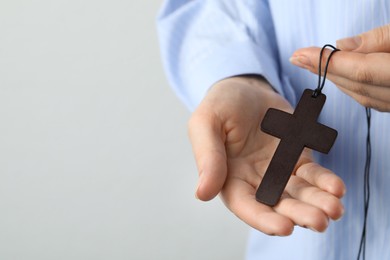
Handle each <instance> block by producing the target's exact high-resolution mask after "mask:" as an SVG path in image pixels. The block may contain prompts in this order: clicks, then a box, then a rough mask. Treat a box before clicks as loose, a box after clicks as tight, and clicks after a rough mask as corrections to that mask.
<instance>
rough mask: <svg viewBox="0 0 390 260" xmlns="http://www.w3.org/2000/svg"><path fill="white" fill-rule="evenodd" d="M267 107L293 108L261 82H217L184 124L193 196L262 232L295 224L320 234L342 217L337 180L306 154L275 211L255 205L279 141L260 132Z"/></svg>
mask: <svg viewBox="0 0 390 260" xmlns="http://www.w3.org/2000/svg"><path fill="white" fill-rule="evenodd" d="M269 107H274V108H277V109H280V110H284V111H288V112H291V111H292V108H291V106H290V105H289V104H288V102H287V101H286V100H285V99H283V98H282V97H281V96H280V95H278V94H277V93H275V92H274V91H273V90H271V89H270V88H269V87H268V85H267V84H266V83H265V82H262V81H260V80H258V79H256V78H248V77H236V78H230V79H226V80H224V81H221V82H219V83H217V84H216V85H215V86H213V87H212V88H211V89H210V91H209V92H208V94H207V96H206V97H205V99H204V100H203V101H202V103H201V104H200V106H199V107H198V109H197V110H196V111H195V112H194V114H193V116H192V118H191V120H190V123H189V134H190V139H191V143H192V146H193V151H194V154H195V158H196V162H197V165H198V169H199V174H200V179H199V184H198V188H197V191H196V195H197V197H198V198H199V199H201V200H210V199H212V198H214V197H215V196H216V195H217V194H219V193H220V194H221V197H222V199H223V201H224V203H225V205H226V206H227V207H228V208H229V209H230V210H231V211H232V212H233V213H234V214H235V215H236V216H237V217H239V218H240V219H241V220H243V221H244V222H246V223H247V224H249V225H250V226H252V227H253V228H256V229H257V230H259V231H262V232H264V233H267V234H272V235H289V234H291V232H292V231H293V228H294V225H300V226H303V227H308V228H311V229H313V230H316V231H324V230H325V229H326V227H327V226H328V219H329V218H331V219H338V218H340V217H341V216H342V214H343V206H342V204H341V201H340V198H341V197H342V196H343V194H344V192H345V187H344V184H343V182H342V180H341V179H340V178H339V177H337V175H335V174H334V173H333V172H331V171H330V170H328V169H325V168H323V167H321V166H320V165H318V164H316V163H314V162H313V160H312V157H311V154H310V151H309V150H305V151H304V152H303V154H302V156H301V158H300V160H299V162H298V164H297V167H296V170H295V172H294V174H293V176H292V177H291V178H290V180H289V183H288V185H287V187H286V190H285V192H284V193H283V195H282V198H281V200H280V201H279V203H278V204H277V205H276V206H275V207H269V206H267V205H264V204H261V203H259V202H257V201H256V199H255V193H256V189H257V187H258V185H259V184H260V182H261V180H262V176H263V175H264V173H265V171H266V169H267V167H268V165H269V162H270V160H271V158H272V156H273V154H274V152H275V150H276V147H277V145H278V142H279V140H278V139H277V138H275V137H272V136H270V135H267V134H265V133H263V132H262V131H261V130H260V128H259V125H260V122H261V120H262V118H263V117H264V115H265V112H266V111H267V109H268V108H269Z"/></svg>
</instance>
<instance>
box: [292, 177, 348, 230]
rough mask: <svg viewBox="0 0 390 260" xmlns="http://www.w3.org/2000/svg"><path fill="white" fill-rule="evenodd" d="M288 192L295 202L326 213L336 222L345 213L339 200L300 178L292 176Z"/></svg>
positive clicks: (325, 214)
mask: <svg viewBox="0 0 390 260" xmlns="http://www.w3.org/2000/svg"><path fill="white" fill-rule="evenodd" d="M286 192H287V193H288V194H289V195H290V196H291V197H292V198H294V199H295V200H297V201H300V202H301V203H306V204H307V205H311V206H313V207H315V208H317V209H320V210H321V212H323V213H324V217H325V216H329V217H330V218H331V219H334V220H336V219H339V218H340V217H341V216H342V215H343V213H344V207H343V206H342V204H341V202H340V200H339V198H337V197H336V196H333V195H332V194H330V193H328V192H326V191H323V190H321V189H319V188H317V187H315V186H313V185H311V184H310V183H308V182H306V181H305V180H304V179H302V178H300V177H297V176H291V178H290V180H289V184H288V185H287V186H286ZM318 215H319V214H318ZM318 218H319V217H317V219H318ZM316 230H318V229H316Z"/></svg>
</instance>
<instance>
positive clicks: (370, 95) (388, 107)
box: [290, 25, 390, 112]
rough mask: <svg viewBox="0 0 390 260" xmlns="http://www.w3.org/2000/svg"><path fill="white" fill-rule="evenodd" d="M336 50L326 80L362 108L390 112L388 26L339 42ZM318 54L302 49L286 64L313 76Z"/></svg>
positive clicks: (389, 27)
mask: <svg viewBox="0 0 390 260" xmlns="http://www.w3.org/2000/svg"><path fill="white" fill-rule="evenodd" d="M337 47H338V48H339V49H341V50H342V51H340V52H337V53H335V54H334V55H333V56H332V59H331V61H330V63H329V68H328V74H327V77H328V78H329V79H330V80H331V81H332V82H333V83H335V84H336V86H337V87H338V88H340V90H341V91H343V92H344V93H346V94H348V95H349V96H351V97H352V98H354V99H355V100H356V101H357V102H359V103H360V104H362V105H363V106H365V107H371V108H374V109H376V110H379V111H383V112H390V25H385V26H383V27H379V28H376V29H373V30H371V31H368V32H366V33H363V34H361V35H358V36H356V37H352V38H346V39H342V40H339V41H337ZM319 54H320V48H316V47H311V48H303V49H299V50H297V51H296V52H295V53H294V54H293V55H292V57H291V58H290V61H291V62H292V63H293V64H294V65H297V66H299V67H302V68H305V69H308V70H309V71H311V72H313V73H315V74H317V73H318V57H319ZM329 54H330V51H329V50H327V51H326V52H324V55H323V60H322V64H325V62H326V60H327V58H328V56H329Z"/></svg>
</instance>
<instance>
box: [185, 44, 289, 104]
mask: <svg viewBox="0 0 390 260" xmlns="http://www.w3.org/2000/svg"><path fill="white" fill-rule="evenodd" d="M271 56H272V55H270V54H268V53H267V52H266V51H264V50H263V49H262V48H261V46H258V45H256V44H255V43H253V42H252V41H249V40H248V41H240V42H234V43H232V44H229V45H227V46H225V47H224V48H222V49H220V50H217V51H214V52H213V53H212V54H211V55H209V56H208V57H207V58H206V59H204V60H203V61H202V62H198V63H197V65H196V66H194V67H191V66H189V67H188V68H187V70H188V71H187V73H185V74H184V75H187V76H186V79H185V80H184V81H185V85H186V86H188V89H187V94H188V96H187V97H190V99H189V100H187V102H186V103H187V105H188V106H189V108H190V109H191V110H193V109H194V108H195V107H196V106H198V104H199V103H200V102H201V100H202V99H203V97H204V96H205V94H206V92H207V91H208V89H209V88H210V87H211V86H212V85H213V84H215V83H216V82H218V81H220V80H222V79H225V78H228V77H232V76H237V75H243V74H259V75H262V76H263V77H264V78H265V79H266V80H267V81H268V82H269V83H270V84H271V86H272V87H273V88H274V89H275V90H276V91H277V92H279V94H281V95H283V96H284V93H283V88H282V84H281V80H280V78H279V75H278V64H277V61H276V60H274V59H273V58H272V57H271Z"/></svg>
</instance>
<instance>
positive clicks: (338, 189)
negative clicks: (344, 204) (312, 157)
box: [295, 162, 346, 198]
mask: <svg viewBox="0 0 390 260" xmlns="http://www.w3.org/2000/svg"><path fill="white" fill-rule="evenodd" d="M295 174H296V176H298V177H300V178H302V179H303V180H305V181H306V182H308V183H310V184H311V185H313V186H316V187H318V188H320V189H321V190H324V191H327V192H329V193H330V194H333V195H334V196H336V197H338V198H342V197H343V196H344V194H345V192H346V188H345V185H344V183H343V181H342V180H341V178H340V177H338V176H337V175H336V174H334V173H333V172H332V171H330V170H328V169H326V168H324V167H322V166H320V165H319V164H317V163H314V162H311V163H306V164H303V165H302V166H300V167H299V168H298V169H297V171H296V173H295Z"/></svg>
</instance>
